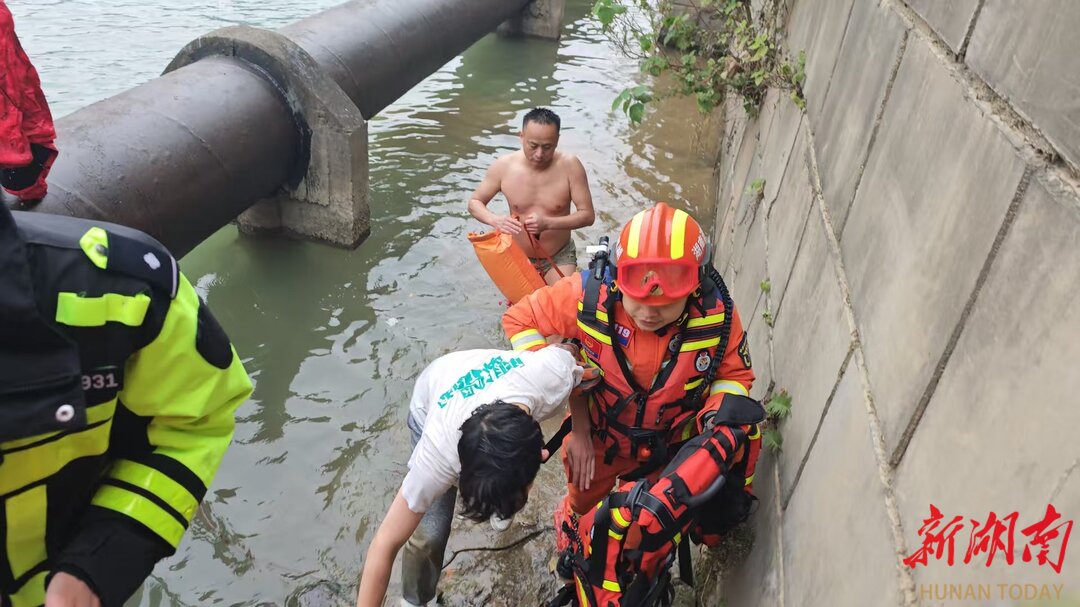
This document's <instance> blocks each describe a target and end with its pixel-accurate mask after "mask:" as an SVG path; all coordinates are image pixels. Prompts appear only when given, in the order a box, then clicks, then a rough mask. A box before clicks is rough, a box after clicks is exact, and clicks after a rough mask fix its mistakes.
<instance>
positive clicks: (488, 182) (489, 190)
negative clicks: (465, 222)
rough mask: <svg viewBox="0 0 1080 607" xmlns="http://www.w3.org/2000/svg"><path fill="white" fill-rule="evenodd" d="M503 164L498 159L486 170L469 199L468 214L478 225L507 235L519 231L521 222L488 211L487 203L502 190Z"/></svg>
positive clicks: (501, 160)
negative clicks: (482, 224) (485, 225)
mask: <svg viewBox="0 0 1080 607" xmlns="http://www.w3.org/2000/svg"><path fill="white" fill-rule="evenodd" d="M504 165H505V162H503V159H502V158H500V159H498V160H496V161H495V162H494V163H492V164H491V166H490V167H489V168H488V170H487V173H486V174H485V175H484V180H483V181H481V182H480V185H479V186H477V188H476V191H474V192H473V193H472V197H471V198H469V214H470V215H472V216H473V217H475V218H476V219H477V220H478V221H480V223H485V224H487V225H489V226H491V227H493V228H495V229H497V230H502V231H503V232H506V233H507V234H517V233H518V232H520V231H521V222H519V221H517V220H516V219H514V218H512V217H510V216H508V215H498V214H495V213H492V212H491V211H490V210H488V206H487V205H488V203H489V202H491V199H492V198H494V197H495V195H496V194H498V193H499V191H500V190H501V189H502V177H503V170H504V169H503V167H504Z"/></svg>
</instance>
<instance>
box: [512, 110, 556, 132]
mask: <svg viewBox="0 0 1080 607" xmlns="http://www.w3.org/2000/svg"><path fill="white" fill-rule="evenodd" d="M530 122H535V123H536V124H554V125H555V132H556V133H558V132H559V129H561V128H562V120H559V115H558V114H556V113H555V112H553V111H551V110H549V109H547V108H546V107H538V108H533V109H531V110H529V113H528V114H525V118H523V119H522V120H521V128H523V129H524V128H525V127H526V125H528V124H529V123H530Z"/></svg>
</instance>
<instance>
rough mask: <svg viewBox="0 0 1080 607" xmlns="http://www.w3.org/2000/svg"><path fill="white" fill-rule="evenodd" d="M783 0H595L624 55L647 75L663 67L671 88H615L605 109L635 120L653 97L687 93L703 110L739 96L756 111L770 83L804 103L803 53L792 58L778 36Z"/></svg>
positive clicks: (660, 71) (749, 109) (599, 14)
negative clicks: (617, 109)
mask: <svg viewBox="0 0 1080 607" xmlns="http://www.w3.org/2000/svg"><path fill="white" fill-rule="evenodd" d="M782 5H783V0H596V2H595V4H594V5H593V16H594V17H595V18H596V20H597V21H599V23H600V25H601V27H602V28H603V30H604V31H605V32H606V33H607V34H608V35H609V36H610V38H611V39H612V40H613V41H614V42H615V44H616V46H617V47H618V48H619V49H620V50H621V51H622V52H623V53H624V54H626V55H628V56H630V57H633V58H636V59H638V60H639V61H640V64H641V69H642V71H645V72H647V73H649V74H651V75H653V76H660V75H661V74H669V75H670V76H672V78H673V80H674V83H675V84H674V87H673V89H672V90H671V91H661V92H657V91H653V90H651V89H650V87H648V86H644V85H639V86H635V87H631V88H628V89H626V90H624V91H622V92H621V93H620V94H619V95H618V97H616V98H615V101H614V103H613V104H612V108H613V109H614V108H620V109H621V110H622V111H623V112H625V113H626V115H627V116H628V117H629V118H630V120H631V121H632V122H634V123H639V122H641V120H642V119H643V118H644V116H645V106H646V105H647V104H648V103H649V102H650V101H652V100H653V99H654V98H656V97H658V96H664V95H669V94H675V95H684V96H693V97H694V98H695V99H696V100H697V106H698V109H700V110H701V111H702V112H703V113H708V112H709V111H711V110H712V109H713V108H715V107H716V106H717V105H719V104H720V103H721V102H722V101H723V100H724V99H725V97H726V96H727V95H729V94H734V95H738V96H739V97H740V98H741V99H742V104H743V108H744V109H745V110H746V112H747V113H748V114H750V115H756V114H757V112H758V108H759V107H760V106H761V102H762V100H763V99H764V98H765V93H766V91H768V89H769V88H771V87H774V88H779V89H782V90H786V91H788V92H789V94H790V95H791V98H792V100H794V101H795V103H796V104H798V105H799V107H804V106H805V100H804V99H803V96H802V84H803V81H804V80H805V79H806V71H805V64H806V56H805V54H803V53H799V56H798V57H795V58H791V57H787V56H786V55H785V54H784V51H783V48H782V47H781V45H780V42H779V36H780V29H779V28H780V25H779V22H780V21H781V17H780V9H781V7H782Z"/></svg>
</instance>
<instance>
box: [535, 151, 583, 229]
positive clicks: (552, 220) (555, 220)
mask: <svg viewBox="0 0 1080 607" xmlns="http://www.w3.org/2000/svg"><path fill="white" fill-rule="evenodd" d="M566 162H567V172H568V173H569V179H570V200H571V202H573V203H574V212H573V213H570V214H569V215H567V216H565V217H546V218H544V221H543V226H542V228H543V229H545V230H574V229H577V228H584V227H586V226H591V225H592V224H593V222H594V221H596V213H595V212H594V211H593V202H592V193H591V192H590V191H589V177H588V175H586V174H585V167H584V166H583V165H582V164H581V161H580V160H578V158H577V156H570V157H568V158H567V159H566Z"/></svg>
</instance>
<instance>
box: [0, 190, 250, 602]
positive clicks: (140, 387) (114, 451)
mask: <svg viewBox="0 0 1080 607" xmlns="http://www.w3.org/2000/svg"><path fill="white" fill-rule="evenodd" d="M250 394H251V382H250V380H249V379H248V376H247V373H246V372H245V371H244V368H243V366H242V365H241V363H240V360H239V359H238V358H237V356H236V353H235V351H234V350H233V348H232V346H231V345H230V343H229V340H228V338H227V337H226V335H225V333H224V332H223V331H222V329H221V327H220V326H219V325H218V324H217V322H216V321H215V320H214V318H213V316H211V315H210V311H209V310H208V309H207V308H206V305H205V304H204V303H203V302H202V301H201V300H200V298H199V297H198V295H196V293H195V291H194V290H193V289H192V286H191V284H190V283H189V282H188V281H187V279H186V278H185V277H184V275H183V274H181V273H180V271H179V269H178V268H177V264H176V261H175V260H174V259H173V258H172V256H171V255H170V254H169V253H168V251H166V250H165V249H164V248H163V247H162V246H161V245H160V244H159V243H157V242H156V241H154V240H153V239H151V238H149V237H148V236H146V235H144V234H142V233H140V232H137V231H135V230H131V229H128V228H124V227H121V226H117V225H112V224H107V223H102V222H95V221H87V220H82V219H75V218H69V217H58V216H52V215H46V214H42V213H19V212H15V213H11V212H9V211H8V209H7V208H6V206H4V205H2V204H0V605H3V607H38V606H40V605H45V606H46V607H98V606H104V607H120V606H121V605H122V604H123V602H124V601H125V600H126V599H127V598H128V597H130V596H131V594H133V593H134V591H135V590H136V589H137V588H138V587H139V585H140V584H142V582H143V580H144V579H145V578H146V577H147V576H148V575H149V574H150V572H151V570H152V569H153V567H154V564H155V563H156V562H157V561H159V560H160V559H162V558H164V557H166V556H168V555H170V554H172V553H173V552H174V551H175V550H176V547H177V545H178V544H179V543H180V538H181V537H182V536H183V534H184V532H185V531H186V529H187V527H188V524H189V523H190V521H191V517H192V515H194V514H195V510H196V509H197V508H198V505H199V502H200V501H201V500H202V498H203V496H204V494H205V493H206V490H207V487H208V486H209V485H210V483H211V481H212V479H213V477H214V473H215V472H216V470H217V467H218V464H219V463H220V462H221V458H222V456H223V455H224V452H225V449H226V447H227V446H228V444H229V441H230V440H231V439H232V434H233V428H234V418H233V412H234V411H235V409H236V407H237V406H238V405H240V403H242V402H243V401H244V400H245V399H247V397H248V395H250Z"/></svg>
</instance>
